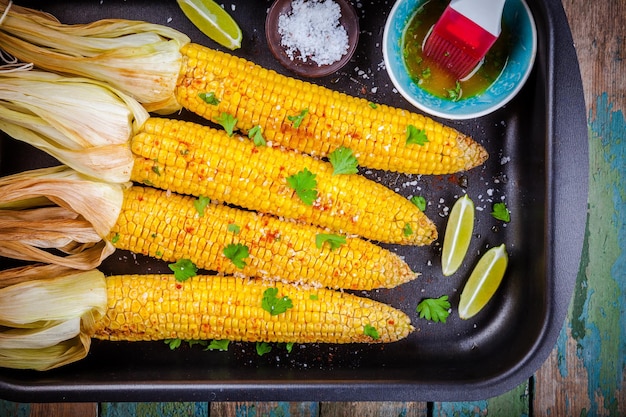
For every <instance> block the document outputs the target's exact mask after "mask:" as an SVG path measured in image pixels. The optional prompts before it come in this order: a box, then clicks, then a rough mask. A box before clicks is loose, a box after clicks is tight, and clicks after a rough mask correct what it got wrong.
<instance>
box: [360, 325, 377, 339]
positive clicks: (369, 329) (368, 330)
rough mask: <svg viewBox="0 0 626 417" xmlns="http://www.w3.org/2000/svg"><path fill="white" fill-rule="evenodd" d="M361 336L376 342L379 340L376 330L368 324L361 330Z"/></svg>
mask: <svg viewBox="0 0 626 417" xmlns="http://www.w3.org/2000/svg"><path fill="white" fill-rule="evenodd" d="M363 334H365V335H366V336H369V337H371V338H372V339H374V340H378V339H379V338H380V334H378V330H376V328H375V327H374V326H372V325H370V324H366V325H365V327H364V328H363Z"/></svg>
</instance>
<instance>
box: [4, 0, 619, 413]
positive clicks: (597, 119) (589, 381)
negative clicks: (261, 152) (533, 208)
mask: <svg viewBox="0 0 626 417" xmlns="http://www.w3.org/2000/svg"><path fill="white" fill-rule="evenodd" d="M563 6H564V8H565V10H566V13H567V16H568V19H569V22H570V26H571V28H572V33H573V37H574V41H575V46H576V50H577V53H578V58H579V61H580V69H581V74H582V78H583V85H584V91H585V100H586V104H587V109H588V126H589V151H590V155H589V158H590V159H589V160H590V172H589V197H588V205H589V212H588V217H587V229H586V230H587V233H586V241H585V245H584V250H583V256H582V261H581V264H580V270H579V273H578V277H577V283H576V289H575V294H574V298H573V300H572V303H571V305H570V310H569V314H568V318H567V320H566V322H565V324H564V326H563V329H562V331H561V335H560V337H559V340H558V342H557V345H556V347H555V348H554V350H553V352H552V354H551V355H550V357H549V359H548V360H547V361H546V363H545V364H544V365H543V366H542V367H541V368H540V369H539V370H538V371H537V372H536V374H535V375H534V376H533V377H532V378H530V379H529V380H528V381H527V382H526V383H524V384H522V385H520V386H518V387H517V388H515V389H513V390H512V391H510V392H508V393H506V394H503V395H501V396H499V397H495V398H490V399H485V400H483V401H474V402H462V403H458V402H451V403H385V402H383V403H318V402H308V403H288V402H275V403H99V404H98V403H61V404H21V403H14V402H9V401H2V400H0V416H2V417H14V416H15V417H16V416H20V417H26V416H30V417H34V416H46V417H50V416H54V417H64V416H68V417H69V416H72V417H73V416H84V417H89V416H96V415H97V416H101V417H128V416H169V417H176V416H209V415H210V416H211V417H215V416H246V417H252V416H255V417H256V416H322V417H331V416H361V417H368V416H403V417H412V416H431V415H433V416H482V415H487V414H488V415H489V416H506V417H510V416H615V417H617V416H625V415H626V122H625V119H624V114H625V113H626V34H625V32H624V26H625V24H626V2H625V1H624V0H596V1H594V2H588V1H584V0H563ZM581 198H585V197H584V196H581Z"/></svg>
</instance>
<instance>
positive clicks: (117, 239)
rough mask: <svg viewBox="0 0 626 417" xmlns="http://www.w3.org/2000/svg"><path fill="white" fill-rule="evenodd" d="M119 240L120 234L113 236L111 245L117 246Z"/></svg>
mask: <svg viewBox="0 0 626 417" xmlns="http://www.w3.org/2000/svg"><path fill="white" fill-rule="evenodd" d="M119 240H120V234H119V233H116V234H114V235H113V237H112V238H111V243H112V244H114V245H115V244H116V243H117V242H119Z"/></svg>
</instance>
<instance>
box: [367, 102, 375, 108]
mask: <svg viewBox="0 0 626 417" xmlns="http://www.w3.org/2000/svg"><path fill="white" fill-rule="evenodd" d="M367 104H368V106H370V107H371V108H373V109H377V108H378V104H376V103H373V102H371V101H370V102H369V103H367Z"/></svg>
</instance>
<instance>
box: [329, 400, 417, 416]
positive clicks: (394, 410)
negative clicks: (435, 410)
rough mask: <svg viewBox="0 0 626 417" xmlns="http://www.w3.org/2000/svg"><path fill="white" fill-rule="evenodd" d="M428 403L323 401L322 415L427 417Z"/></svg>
mask: <svg viewBox="0 0 626 417" xmlns="http://www.w3.org/2000/svg"><path fill="white" fill-rule="evenodd" d="M427 415H428V409H427V404H426V403H418V402H323V403H321V405H320V416H321V417H353V416H359V417H378V416H385V417H387V416H389V417H426V416H427Z"/></svg>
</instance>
